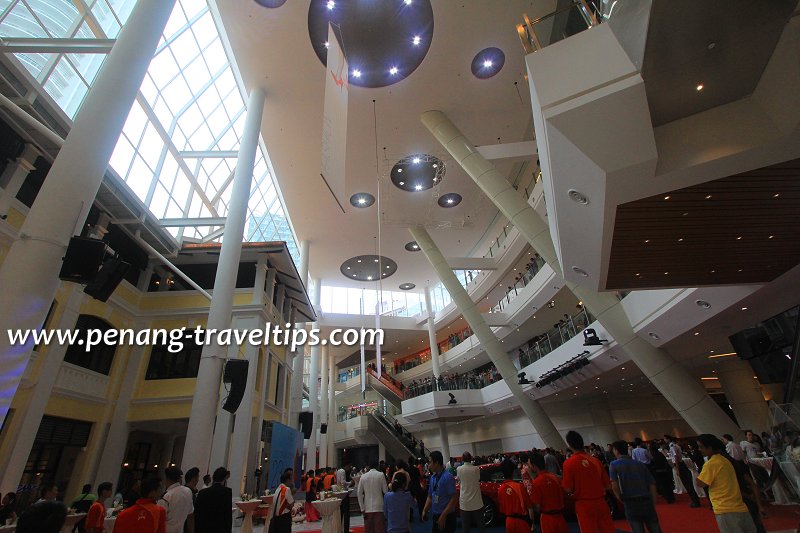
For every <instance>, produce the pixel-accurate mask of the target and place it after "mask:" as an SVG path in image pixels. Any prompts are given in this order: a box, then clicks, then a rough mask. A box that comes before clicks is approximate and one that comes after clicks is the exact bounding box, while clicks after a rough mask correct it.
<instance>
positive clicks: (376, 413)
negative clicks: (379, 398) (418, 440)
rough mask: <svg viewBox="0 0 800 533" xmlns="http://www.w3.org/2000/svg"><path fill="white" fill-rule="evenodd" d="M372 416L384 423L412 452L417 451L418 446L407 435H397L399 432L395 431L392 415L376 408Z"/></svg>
mask: <svg viewBox="0 0 800 533" xmlns="http://www.w3.org/2000/svg"><path fill="white" fill-rule="evenodd" d="M372 416H373V417H375V418H376V419H377V420H378V421H379V422H380V423H382V424H383V426H384V427H385V428H386V429H387V430H388V431H389V432H390V433H391V434H392V435H393V436H394V437H395V438H396V439H397V440H398V441H400V444H402V445H403V446H404V447H405V448H406V449H407V450H408V451H410V452H411V453H417V450H416V448H415V447H414V446H412V445H411V441H410V440H409V439H408V438H407V437H406V436H405V435H403V436H402V437H401V436H399V435H397V433H395V429H394V425H393V424H392V421H391V420H390V418H391V415H388V414H384V413H382V412H380V411H379V410H376V411H373V412H372ZM403 431H405V430H403ZM409 435H410V433H409Z"/></svg>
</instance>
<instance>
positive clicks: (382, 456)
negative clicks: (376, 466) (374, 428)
mask: <svg viewBox="0 0 800 533" xmlns="http://www.w3.org/2000/svg"><path fill="white" fill-rule="evenodd" d="M378 460H383V461H385V460H386V446H384V445H383V443H382V442H381V441H378Z"/></svg>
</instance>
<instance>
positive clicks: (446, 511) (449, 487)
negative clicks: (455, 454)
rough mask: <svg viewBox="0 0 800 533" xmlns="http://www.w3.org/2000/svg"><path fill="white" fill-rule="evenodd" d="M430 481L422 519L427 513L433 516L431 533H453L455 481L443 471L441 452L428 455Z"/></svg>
mask: <svg viewBox="0 0 800 533" xmlns="http://www.w3.org/2000/svg"><path fill="white" fill-rule="evenodd" d="M430 458H431V462H430V470H431V472H432V473H433V475H431V481H430V484H429V486H428V500H427V501H426V502H425V508H424V509H423V510H422V519H423V520H427V518H428V512H429V511H430V513H431V514H432V515H433V527H432V529H431V531H432V532H433V533H455V530H456V515H455V514H454V511H455V509H456V505H458V494H457V493H456V480H455V478H454V477H453V476H452V475H451V474H450V472H447V471H446V470H445V469H444V457H442V452H439V451H435V452H431V455H430Z"/></svg>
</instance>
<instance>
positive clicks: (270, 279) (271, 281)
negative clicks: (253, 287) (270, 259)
mask: <svg viewBox="0 0 800 533" xmlns="http://www.w3.org/2000/svg"><path fill="white" fill-rule="evenodd" d="M277 274H278V271H277V269H274V268H268V269H267V288H266V291H265V292H266V297H267V301H268V302H270V303H271V302H272V298H273V297H274V296H275V276H276V275H277Z"/></svg>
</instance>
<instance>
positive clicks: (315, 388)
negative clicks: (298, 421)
mask: <svg viewBox="0 0 800 533" xmlns="http://www.w3.org/2000/svg"><path fill="white" fill-rule="evenodd" d="M321 286H322V281H321V280H320V279H319V278H318V279H315V280H314V302H313V303H314V311H316V313H317V316H319V313H320V309H319V302H320V297H321V292H320V288H321ZM311 327H312V328H319V322H314V323H313V324H312V325H311ZM321 351H322V350H321V347H320V345H319V344H316V345H314V346H312V347H311V368H310V369H309V376H308V404H309V410H310V411H311V416H312V417H313V419H314V420H313V424H312V426H311V438H309V439H308V445H307V446H306V457H307V463H308V465H307V467H306V470H309V469H312V468H313V469H315V470H316V469H317V430H318V429H319V383H318V381H317V379H318V378H319V360H320V356H321ZM321 466H325V465H321Z"/></svg>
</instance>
